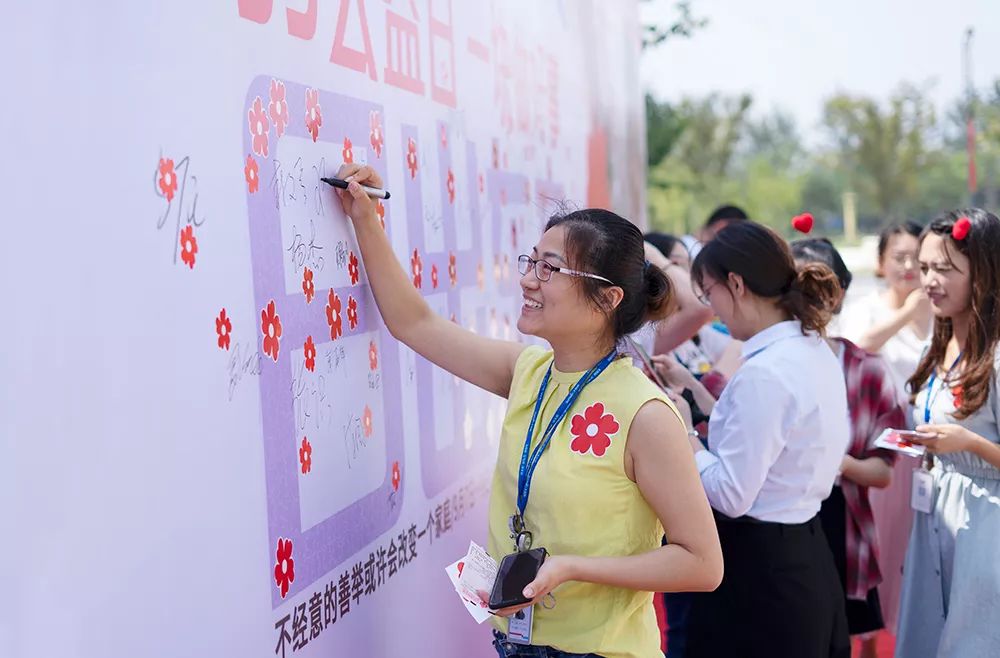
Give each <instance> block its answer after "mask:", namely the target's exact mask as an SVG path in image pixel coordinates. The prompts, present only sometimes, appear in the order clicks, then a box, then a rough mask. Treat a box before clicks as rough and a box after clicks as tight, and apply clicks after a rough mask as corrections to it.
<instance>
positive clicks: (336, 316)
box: [326, 288, 343, 340]
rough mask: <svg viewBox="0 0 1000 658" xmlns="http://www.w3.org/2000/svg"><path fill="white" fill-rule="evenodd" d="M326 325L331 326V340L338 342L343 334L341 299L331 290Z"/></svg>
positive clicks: (328, 298)
mask: <svg viewBox="0 0 1000 658" xmlns="http://www.w3.org/2000/svg"><path fill="white" fill-rule="evenodd" d="M326 323H327V324H328V325H330V340H336V339H337V337H338V336H340V335H341V334H342V333H343V321H342V320H341V318H340V297H338V296H337V293H335V292H333V288H330V295H329V296H328V297H327V302H326Z"/></svg>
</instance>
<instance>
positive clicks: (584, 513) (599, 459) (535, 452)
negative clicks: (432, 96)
mask: <svg viewBox="0 0 1000 658" xmlns="http://www.w3.org/2000/svg"><path fill="white" fill-rule="evenodd" d="M338 176H339V177H340V178H345V179H347V180H349V181H351V184H350V186H349V188H348V190H346V191H344V192H341V193H340V196H341V201H342V203H343V207H344V211H345V212H346V213H347V214H348V215H349V216H350V217H351V219H352V220H353V223H354V229H355V233H356V235H357V238H358V244H359V246H360V248H361V253H362V256H363V258H364V263H365V268H366V270H367V272H368V278H369V282H370V284H371V288H372V292H373V294H374V297H375V301H376V303H377V304H378V307H379V310H380V312H381V314H382V318H383V320H384V321H385V323H386V326H387V327H388V329H389V331H390V332H391V333H392V334H393V336H395V337H396V338H397V339H399V340H400V341H402V342H403V343H405V344H406V345H408V346H409V347H411V348H412V349H413V350H414V351H416V352H417V353H419V354H421V355H422V356H423V357H425V358H426V359H428V360H429V361H431V362H433V363H435V364H437V365H438V366H440V367H442V368H444V369H446V370H448V371H449V372H451V373H453V374H455V375H457V376H458V377H461V378H463V379H465V380H467V381H469V382H471V383H473V384H475V385H477V386H480V387H482V388H484V389H486V390H488V391H491V392H493V393H495V394H497V395H500V396H503V397H505V398H507V399H508V407H507V412H506V416H505V418H504V423H503V429H502V432H501V439H500V448H499V455H498V459H497V465H496V469H495V472H494V476H493V485H492V491H491V495H490V510H489V526H490V527H489V534H490V541H489V550H490V553H491V554H492V555H493V557H494V558H496V559H498V560H499V559H500V558H501V557H503V556H504V555H506V554H508V553H511V552H512V551H514V550H515V543H514V542H513V541H512V539H511V534H512V532H511V528H514V529H515V532H516V534H517V535H518V536H519V537H521V538H522V539H524V538H525V537H526V536H527V537H530V542H531V544H532V546H534V547H545V548H546V549H547V550H548V552H549V553H550V555H551V557H549V558H548V559H547V560H546V561H545V563H544V565H543V566H542V568H541V569H540V571H539V572H538V575H537V577H536V579H535V580H534V582H532V583H531V584H529V585H528V586H527V587H526V588H525V590H524V595H525V596H526V597H527V598H528V599H530V603H528V604H526V605H523V606H517V607H512V608H508V609H505V610H501V611H499V612H498V616H497V617H496V619H495V623H494V626H495V629H496V630H495V631H494V635H495V641H494V647H495V648H496V650H497V652H498V654H499V655H500V656H501V658H504V657H513V656H519V655H531V656H539V655H541V656H547V655H559V656H563V655H566V654H569V655H588V654H599V655H601V656H608V657H616V658H626V657H642V658H647V657H648V658H654V657H656V656H659V655H660V652H659V646H660V642H659V632H658V628H657V625H656V619H655V615H654V612H653V607H652V605H651V602H652V594H651V593H650V592H653V591H681V590H711V589H713V588H714V587H715V586H716V585H717V584H718V582H719V580H720V578H721V574H722V560H721V554H720V550H719V546H718V537H717V535H716V533H715V529H714V527H713V525H712V519H711V513H710V511H709V507H708V504H707V502H706V501H705V497H704V494H702V493H701V492H700V490H699V488H700V487H699V483H698V474H697V470H696V469H695V465H694V460H693V458H692V456H691V449H690V446H689V444H688V441H687V436H688V435H687V428H685V426H684V424H683V421H682V420H681V418H680V417H679V416H678V414H677V412H676V409H675V408H674V407H673V406H672V405H671V404H670V403H669V401H668V400H667V398H666V397H665V395H664V394H663V393H662V392H660V391H659V390H658V389H657V388H656V387H655V386H654V385H653V384H652V383H651V382H649V381H648V380H647V378H646V377H645V376H644V375H643V374H642V372H641V371H639V370H638V369H637V368H635V367H634V366H633V365H632V363H631V361H630V360H629V359H626V358H618V354H617V345H618V342H619V340H620V339H622V338H623V337H624V336H625V335H626V334H629V333H631V332H634V331H635V330H636V329H638V328H639V326H640V325H641V324H642V323H643V322H645V321H647V320H648V319H655V318H657V317H659V316H660V315H662V314H663V312H664V310H665V309H666V308H668V305H669V296H670V293H669V284H668V282H667V280H666V278H665V276H664V275H663V273H662V272H661V271H660V270H659V269H658V268H655V267H647V266H646V264H645V260H644V258H643V241H642V234H641V233H640V232H639V230H638V229H637V228H636V227H635V226H634V225H632V224H631V223H630V222H628V221H627V220H624V219H622V218H621V217H619V216H617V215H615V214H614V213H611V212H608V211H606V210H581V211H577V212H573V213H570V214H568V215H565V216H562V217H555V218H553V219H552V220H550V221H549V223H548V226H547V227H546V230H545V232H544V234H543V235H542V236H541V238H540V239H539V241H538V244H537V245H536V247H535V248H534V249H533V250H532V253H531V254H524V255H521V256H520V257H519V260H518V265H519V271H520V273H521V289H522V292H523V296H524V301H523V306H522V308H521V315H520V317H519V318H518V322H517V326H518V329H519V330H520V331H521V332H522V333H524V334H528V335H532V336H537V337H539V338H542V339H544V340H546V341H548V343H549V344H550V345H551V349H543V348H541V347H537V346H533V347H526V346H525V345H523V344H520V343H513V342H505V341H499V340H491V339H488V338H485V337H482V336H478V335H476V334H474V333H472V332H470V331H467V330H465V329H463V328H461V327H459V326H458V325H457V324H455V323H453V322H450V321H448V320H447V319H445V318H442V317H439V316H437V315H436V314H434V313H433V312H432V311H431V309H430V308H429V306H428V305H427V304H426V302H425V301H424V299H423V297H422V296H421V295H420V294H419V293H418V292H417V291H416V290H415V289H414V288H413V287H412V285H411V284H410V282H409V279H408V278H407V276H406V274H405V273H404V271H403V270H402V268H401V267H400V265H399V263H398V261H397V260H396V257H395V254H394V253H393V251H392V247H391V245H390V243H389V240H388V239H387V237H386V235H385V233H384V232H383V230H382V229H381V227H380V225H379V222H378V218H377V217H376V215H375V206H374V204H373V203H372V202H371V200H370V199H369V198H368V197H367V196H366V195H365V193H364V192H363V191H362V190H361V188H360V186H359V185H360V184H364V185H368V186H372V187H381V185H382V181H381V179H380V178H379V176H378V175H377V174H376V173H375V172H374V170H372V169H371V168H370V167H367V166H365V167H360V166H358V165H345V166H343V167H342V168H341V170H340V172H339V173H338ZM664 529H666V532H667V533H668V534H669V535H670V537H671V540H672V543H671V544H670V545H668V546H663V547H661V546H660V538H661V537H662V535H663V531H664ZM550 594H553V595H554V597H555V606H554V607H553V606H551V602H552V598H551V597H550V596H549V595H550ZM543 599H544V600H545V601H546V602H547V604H546V605H534V604H536V603H539V602H542V601H543ZM522 610H523V611H524V612H526V613H528V614H529V615H533V622H532V627H531V628H532V631H531V639H530V645H531V646H525V645H522V644H517V643H515V642H514V638H513V637H510V636H508V627H507V618H508V617H509V616H510V615H512V614H515V613H517V612H519V611H522ZM557 652H564V653H558V654H557Z"/></svg>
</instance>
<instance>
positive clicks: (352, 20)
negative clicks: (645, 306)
mask: <svg viewBox="0 0 1000 658" xmlns="http://www.w3.org/2000/svg"><path fill="white" fill-rule="evenodd" d="M3 15H4V27H3V28H0V31H2V35H3V39H2V42H3V45H0V48H2V49H3V50H2V54H3V59H4V61H5V63H6V65H5V67H4V69H5V76H4V82H3V87H4V91H5V93H4V97H3V102H2V103H0V106H3V108H2V109H0V118H2V119H3V127H4V128H5V129H6V132H7V139H6V140H5V141H6V146H7V148H6V149H5V153H4V165H3V171H4V176H3V178H2V180H3V182H2V183H0V185H2V187H0V190H2V195H0V199H2V202H3V206H4V212H3V215H4V222H3V223H4V234H5V238H6V239H5V240H4V243H5V245H4V246H5V248H4V250H3V252H4V255H3V257H2V258H0V275H2V291H3V292H2V297H3V304H4V307H5V312H4V316H5V321H4V328H5V330H4V331H3V333H2V335H3V339H4V346H3V349H2V351H0V358H2V362H0V366H2V368H0V372H2V383H0V390H2V391H3V397H2V403H3V407H2V413H0V427H2V429H3V432H2V436H0V501H2V506H0V511H2V513H3V516H2V517H0V520H2V522H3V525H2V527H3V530H4V533H3V536H2V537H0V561H2V563H3V564H4V569H5V572H6V578H5V582H6V593H5V596H3V597H0V599H2V601H3V602H2V603H0V646H2V647H3V650H2V651H0V653H2V654H3V655H5V656H15V657H21V656H60V657H62V658H68V657H73V656H81V657H88V658H91V657H93V658H97V657H102V658H103V657H107V656H130V657H132V656H144V657H145V656H152V657H160V656H162V657H171V658H173V657H177V656H261V657H265V656H274V655H278V656H291V655H296V656H298V655H301V656H304V657H308V656H395V655H407V656H489V655H491V651H492V650H491V648H490V647H489V637H488V635H489V634H488V629H487V626H488V625H484V626H476V625H475V624H474V623H473V622H472V620H471V618H469V616H468V614H467V613H466V612H465V610H464V608H463V607H462V605H461V603H460V601H459V599H458V597H457V596H456V595H455V594H454V592H453V590H452V587H451V584H450V583H449V580H448V578H447V576H446V574H445V571H444V567H445V566H446V565H447V564H449V563H451V562H453V561H454V560H456V559H457V558H458V557H460V556H462V555H464V553H465V550H466V549H467V547H468V542H469V540H470V539H475V540H476V541H479V542H481V543H482V542H484V540H485V508H486V500H487V497H488V488H489V477H490V472H491V465H492V461H493V457H494V454H495V451H496V442H497V439H498V432H499V428H500V423H501V421H502V417H503V410H504V405H503V401H502V400H500V399H498V398H495V397H493V396H491V395H489V394H487V393H484V392H482V391H479V390H477V389H474V388H472V387H470V386H468V385H466V384H464V383H462V382H459V381H457V380H456V379H455V378H453V377H452V376H451V375H448V374H447V373H444V372H443V371H441V370H438V369H435V368H433V367H431V366H430V365H429V364H427V363H426V362H424V361H423V360H422V359H420V358H418V357H416V356H415V355H414V354H413V353H412V352H411V351H410V350H408V349H407V348H405V347H403V346H401V345H399V344H398V343H396V342H395V341H394V340H393V339H392V338H391V337H390V336H389V335H388V333H387V332H386V331H385V329H384V327H383V325H382V322H381V320H380V318H379V316H378V313H377V309H376V308H375V305H374V302H373V300H372V297H371V293H370V291H369V288H368V286H367V279H366V275H365V268H364V265H363V263H362V262H361V261H360V259H359V256H360V254H359V253H358V249H357V245H356V242H355V239H354V237H353V234H352V232H351V229H350V227H349V223H348V221H347V220H346V218H345V217H344V215H343V213H342V211H341V209H340V207H339V205H338V203H337V201H336V197H334V196H333V194H332V192H331V190H330V189H329V188H327V187H326V186H325V185H324V184H323V183H321V182H320V181H319V178H320V177H321V176H324V175H332V174H333V173H334V172H336V170H337V168H338V167H339V165H340V164H341V163H343V162H350V161H353V162H366V163H368V164H370V165H372V166H373V167H375V168H376V169H377V170H378V171H379V172H381V174H382V176H383V178H384V179H385V181H386V187H387V188H388V189H389V190H390V191H391V192H392V198H391V199H390V200H388V201H386V202H385V203H384V204H382V206H381V207H380V211H379V214H380V217H381V218H382V220H383V222H384V225H385V230H386V231H387V232H388V234H389V237H390V239H391V240H392V243H393V245H394V247H395V249H396V252H397V255H398V257H399V259H400V261H401V262H402V263H403V264H404V266H405V268H406V269H407V270H408V271H409V272H410V275H411V279H412V283H413V285H415V286H416V287H417V288H418V289H419V290H420V291H421V293H422V294H423V295H424V296H425V297H426V299H427V301H428V302H429V303H430V304H431V305H432V306H433V307H434V308H435V309H436V310H437V311H438V312H439V313H441V314H442V315H445V316H447V317H450V318H452V319H453V320H454V321H456V322H459V323H461V324H462V325H463V326H466V327H469V328H470V329H472V330H474V331H477V332H479V333H482V334H488V335H492V336H498V337H500V336H503V337H508V338H510V339H517V338H518V336H517V335H516V334H517V332H516V329H515V323H516V319H517V315H516V314H517V309H518V307H519V299H520V295H519V292H518V290H519V289H518V286H517V278H518V276H517V272H516V258H517V254H519V253H523V252H525V251H530V248H531V246H532V245H533V244H534V242H535V241H536V240H537V237H538V235H539V229H540V226H541V224H542V223H543V222H544V220H545V219H546V217H547V216H548V214H549V213H550V212H552V211H553V210H554V208H555V205H556V202H557V201H563V200H566V201H568V202H570V203H571V204H575V205H578V206H586V205H603V206H609V207H612V208H614V209H616V210H618V211H620V212H622V213H623V214H626V215H627V216H630V217H632V218H634V219H635V220H636V221H639V222H641V221H642V215H643V210H642V209H643V206H644V199H643V198H642V194H641V189H642V176H643V162H644V153H643V145H642V142H643V135H644V127H643V124H642V105H641V102H640V101H641V99H640V95H639V90H638V83H637V77H636V76H637V61H636V60H637V57H638V39H639V30H638V25H637V16H636V7H635V4H634V2H632V1H627V2H615V3H598V2H590V1H588V2H584V1H573V2H570V1H568V0H567V1H563V2H556V1H547V2H541V1H527V0H525V1H523V2H494V3H489V2H471V1H470V2H465V1H464V0H463V1H459V0H430V1H428V0H378V1H376V0H368V1H367V2H366V1H363V0H343V1H342V2H333V1H330V2H320V1H317V0H288V1H282V0H226V1H222V0H219V1H212V2H207V1H204V0H199V1H195V0H178V1H175V2H169V3H164V2H159V3H150V2H121V1H118V2H100V3H65V2H63V3H56V2H52V1H50V0H39V1H38V2H31V3H16V4H14V5H11V6H8V7H5V9H4V12H3Z"/></svg>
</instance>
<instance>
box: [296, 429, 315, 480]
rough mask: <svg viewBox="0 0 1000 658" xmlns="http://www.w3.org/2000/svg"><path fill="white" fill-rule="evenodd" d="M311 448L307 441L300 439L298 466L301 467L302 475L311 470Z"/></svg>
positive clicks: (304, 438) (303, 438)
mask: <svg viewBox="0 0 1000 658" xmlns="http://www.w3.org/2000/svg"><path fill="white" fill-rule="evenodd" d="M312 454H313V447H312V444H311V443H309V439H307V438H306V437H304V436H303V437H302V445H301V446H300V447H299V465H300V466H301V467H302V475H305V474H306V473H308V472H309V471H311V470H312V463H313V460H312Z"/></svg>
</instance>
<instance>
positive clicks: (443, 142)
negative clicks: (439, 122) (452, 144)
mask: <svg viewBox="0 0 1000 658" xmlns="http://www.w3.org/2000/svg"><path fill="white" fill-rule="evenodd" d="M441 148H448V127H447V126H441Z"/></svg>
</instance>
